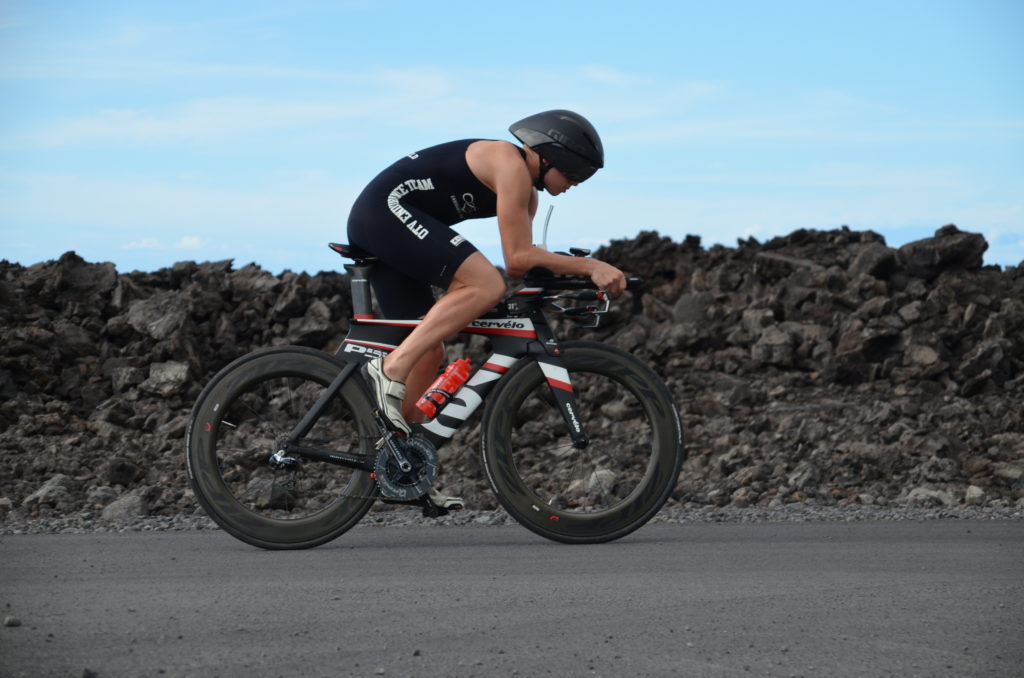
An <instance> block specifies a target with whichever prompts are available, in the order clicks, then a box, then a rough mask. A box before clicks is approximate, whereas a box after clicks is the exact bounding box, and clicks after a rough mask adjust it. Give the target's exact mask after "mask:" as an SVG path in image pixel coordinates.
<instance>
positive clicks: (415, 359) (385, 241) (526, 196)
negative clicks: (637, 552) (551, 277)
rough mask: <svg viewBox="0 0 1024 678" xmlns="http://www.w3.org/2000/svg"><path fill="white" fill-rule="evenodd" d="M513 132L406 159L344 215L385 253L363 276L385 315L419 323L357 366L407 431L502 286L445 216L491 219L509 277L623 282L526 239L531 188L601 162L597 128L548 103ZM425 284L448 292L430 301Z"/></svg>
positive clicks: (605, 268)
mask: <svg viewBox="0 0 1024 678" xmlns="http://www.w3.org/2000/svg"><path fill="white" fill-rule="evenodd" d="M509 131H510V132H511V133H512V134H513V136H515V137H516V138H517V139H518V140H519V141H520V142H522V146H521V147H520V146H516V145H514V144H512V143H509V142H506V141H494V140H487V139H464V140H460V141H452V142H448V143H444V144H440V145H438V146H433V147H431V148H427V149H425V150H422V151H418V152H416V153H412V154H410V155H408V156H406V157H404V158H402V159H401V160H399V161H398V162H396V163H394V164H393V165H391V166H390V167H388V168H387V169H385V170H384V171H383V172H381V173H380V174H378V175H377V177H376V178H374V179H373V180H372V181H371V182H370V184H369V185H368V186H367V187H366V188H365V189H363V192H362V193H361V194H360V195H359V197H358V198H357V199H356V201H355V204H354V205H353V207H352V212H351V214H350V215H349V220H348V238H349V242H350V243H352V244H353V245H356V246H357V247H359V248H361V249H363V250H366V251H367V252H369V253H371V254H373V255H374V256H376V257H378V258H379V259H380V262H379V263H377V264H376V265H375V266H374V268H373V272H372V274H371V278H370V283H371V284H372V286H373V289H374V293H375V295H376V297H377V302H378V304H379V305H380V307H381V311H382V313H383V314H384V316H385V317H386V318H419V317H422V319H423V320H422V322H421V323H420V324H419V325H418V326H417V327H416V329H415V330H414V331H413V332H412V333H411V334H410V335H409V336H408V337H407V338H406V339H405V340H404V341H403V342H402V343H401V344H399V346H398V347H397V348H395V349H394V350H393V351H391V352H390V353H389V354H388V355H387V356H386V357H384V358H377V359H375V360H373V361H371V362H370V363H368V364H367V365H366V367H364V368H363V369H364V376H365V377H366V379H367V381H368V382H369V383H370V384H371V386H372V391H373V393H374V395H375V399H376V401H377V405H378V407H379V408H380V411H381V414H382V415H383V416H384V418H385V419H386V421H387V423H388V424H389V425H390V426H391V427H392V428H393V429H394V430H396V431H398V432H400V433H403V434H405V435H408V434H409V433H410V428H409V425H408V423H407V422H415V421H418V420H419V419H420V417H421V415H420V414H419V411H418V410H417V409H416V406H415V403H416V400H417V399H418V398H419V396H420V395H421V394H422V393H423V391H425V390H426V388H427V387H428V386H429V385H430V383H431V381H432V380H433V378H434V377H435V376H436V373H437V369H438V367H439V365H440V364H441V361H442V360H443V359H444V345H443V343H442V342H443V341H444V339H445V338H446V337H448V336H451V335H452V334H455V333H456V332H458V331H459V330H461V329H462V328H463V327H465V326H466V325H467V324H468V323H470V322H471V321H472V320H474V319H475V318H477V317H479V316H480V315H482V314H483V313H485V312H486V311H487V310H489V309H490V308H492V307H493V306H495V305H496V304H497V303H498V302H499V301H501V299H502V298H503V297H504V295H505V292H506V288H505V280H504V278H503V277H502V275H501V273H500V272H499V271H498V269H497V268H495V267H494V265H493V264H492V263H491V262H490V261H488V260H487V258H486V257H485V256H484V255H483V254H482V253H480V252H479V251H477V249H476V248H475V247H474V246H473V245H472V243H470V242H469V241H468V240H466V239H465V238H464V237H463V236H461V235H459V234H458V233H456V232H455V231H454V230H452V229H451V225H452V224H455V223H458V222H460V221H463V220H465V219H480V218H485V217H494V216H496V217H497V218H498V231H499V234H500V236H501V247H502V254H503V256H504V260H505V269H506V271H507V272H508V274H509V275H510V276H512V277H516V278H521V277H522V276H523V275H525V274H526V272H527V271H529V270H530V269H531V268H534V267H537V266H541V267H544V268H547V269H549V270H551V271H552V272H553V273H555V274H558V275H583V276H587V277H589V278H590V279H591V280H592V281H593V282H594V284H595V285H597V287H598V288H601V289H606V290H608V291H609V292H610V293H611V294H613V295H618V294H620V293H621V292H622V291H624V290H625V286H626V278H625V275H624V274H623V273H622V271H620V270H619V269H617V268H615V267H614V266H611V265H610V264H607V263H604V262H602V261H598V260H596V259H590V258H583V257H571V256H565V255H560V254H555V253H552V252H548V251H546V250H544V249H542V248H539V247H536V246H534V245H533V238H532V221H533V217H534V216H535V215H536V213H537V192H538V191H539V190H547V192H548V193H549V194H551V195H559V194H560V193H564V192H565V191H567V190H569V189H570V188H572V187H573V186H576V185H577V184H579V183H582V182H583V181H585V180H586V179H588V178H590V177H591V176H593V174H594V173H595V172H597V170H598V169H600V168H601V167H604V149H603V146H602V145H601V139H600V137H599V136H598V134H597V131H596V130H595V129H594V127H593V125H591V124H590V122H588V121H587V120H586V118H584V117H583V116H581V115H579V114H577V113H573V112H572V111H567V110H551V111H544V112H542V113H537V114H535V115H531V116H529V117H526V118H524V119H522V120H520V121H518V122H516V123H514V124H512V125H511V126H510V127H509ZM431 286H436V287H439V288H441V289H444V290H446V293H445V294H444V296H442V297H441V298H440V299H439V300H436V301H435V298H434V294H433V291H432V289H431ZM407 394H408V395H407ZM431 499H432V500H433V501H434V502H435V503H438V504H439V505H445V503H446V499H451V498H444V497H441V496H440V495H438V494H437V493H436V492H433V491H432V492H431ZM449 503H450V502H449Z"/></svg>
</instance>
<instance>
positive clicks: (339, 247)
mask: <svg viewBox="0 0 1024 678" xmlns="http://www.w3.org/2000/svg"><path fill="white" fill-rule="evenodd" d="M327 246H328V247H330V248H331V249H332V250H334V251H335V252H337V253H338V254H340V255H341V256H343V257H345V258H347V259H355V260H356V261H357V262H360V263H370V262H374V261H377V257H376V256H375V255H373V254H370V253H369V252H367V251H366V250H363V249H360V248H359V247H356V246H355V245H345V244H342V243H337V242H332V243H328V244H327Z"/></svg>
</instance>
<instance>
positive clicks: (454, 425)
mask: <svg viewBox="0 0 1024 678" xmlns="http://www.w3.org/2000/svg"><path fill="white" fill-rule="evenodd" d="M519 360H521V358H513V357H512V356H508V355H502V354H500V353H494V354H492V355H491V357H490V358H488V359H487V362H485V363H484V365H483V366H482V367H481V368H480V369H479V370H477V371H476V374H474V375H473V376H472V377H471V378H470V380H469V381H467V382H466V383H465V384H463V386H462V388H460V389H459V390H458V392H456V394H455V395H454V397H452V399H451V400H450V401H449V402H448V404H447V405H445V406H444V407H443V408H442V409H441V411H440V412H439V413H438V415H437V417H435V418H434V419H433V420H432V421H429V422H427V423H426V424H420V425H418V426H414V427H413V428H414V429H415V428H418V429H419V430H420V431H422V432H423V433H424V435H426V436H427V438H428V439H429V440H430V442H432V443H434V446H435V447H441V445H443V444H445V443H447V442H448V441H449V440H450V439H451V437H452V436H453V435H455V432H456V431H458V430H459V427H460V426H462V424H463V423H465V421H466V420H467V419H469V417H470V416H471V415H472V414H473V413H474V412H476V409H477V408H478V407H480V405H481V404H482V403H483V402H484V399H485V398H486V397H487V394H488V393H490V392H491V389H492V388H494V385H495V384H497V383H498V380H499V379H501V378H502V377H503V376H504V375H505V373H506V372H508V371H509V370H510V369H512V366H513V365H515V364H516V363H517V362H518V361H519Z"/></svg>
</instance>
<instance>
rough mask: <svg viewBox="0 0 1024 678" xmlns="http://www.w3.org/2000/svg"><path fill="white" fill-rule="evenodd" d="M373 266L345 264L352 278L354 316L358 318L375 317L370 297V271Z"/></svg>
mask: <svg viewBox="0 0 1024 678" xmlns="http://www.w3.org/2000/svg"><path fill="white" fill-rule="evenodd" d="M371 268H373V264H358V263H357V264H345V270H346V271H348V272H349V275H350V276H351V281H350V282H351V285H352V315H353V316H354V317H356V318H372V317H373V301H372V298H371V296H370V269H371Z"/></svg>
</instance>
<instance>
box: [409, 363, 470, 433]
mask: <svg viewBox="0 0 1024 678" xmlns="http://www.w3.org/2000/svg"><path fill="white" fill-rule="evenodd" d="M470 371H471V362H470V360H469V358H463V359H461V360H456V361H455V362H453V363H452V364H451V365H449V366H448V367H446V368H445V370H444V372H442V373H441V376H439V377H438V378H437V379H436V380H435V381H434V383H433V384H431V385H430V388H428V389H427V391H426V393H424V394H423V396H422V397H420V399H419V400H418V401H416V407H418V408H419V409H420V411H421V412H423V414H425V415H427V417H428V418H429V419H433V418H434V417H436V416H437V413H438V411H439V410H440V409H441V408H442V407H444V406H445V405H446V404H447V403H448V401H449V400H451V399H452V396H454V395H455V392H456V391H458V390H459V389H460V388H461V387H462V385H463V384H465V383H466V380H467V379H469V373H470Z"/></svg>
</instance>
